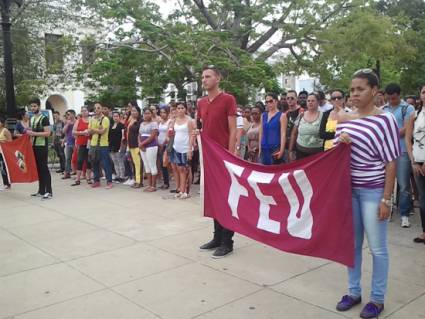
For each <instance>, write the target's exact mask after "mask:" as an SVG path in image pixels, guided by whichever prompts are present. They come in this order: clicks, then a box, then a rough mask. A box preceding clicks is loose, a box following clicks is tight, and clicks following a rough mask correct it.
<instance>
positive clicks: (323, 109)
mask: <svg viewBox="0 0 425 319" xmlns="http://www.w3.org/2000/svg"><path fill="white" fill-rule="evenodd" d="M333 108H334V107H333V105H332V104H330V103H329V102H326V103H325V104H323V105H322V106H319V110H320V111H321V112H322V113H325V112H327V111H329V110H332V109H333Z"/></svg>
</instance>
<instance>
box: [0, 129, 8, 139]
mask: <svg viewBox="0 0 425 319" xmlns="http://www.w3.org/2000/svg"><path fill="white" fill-rule="evenodd" d="M4 132H6V129H5V128H3V129H2V130H1V131H0V142H5V141H7V138H6V134H4Z"/></svg>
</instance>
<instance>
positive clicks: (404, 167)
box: [397, 153, 412, 216]
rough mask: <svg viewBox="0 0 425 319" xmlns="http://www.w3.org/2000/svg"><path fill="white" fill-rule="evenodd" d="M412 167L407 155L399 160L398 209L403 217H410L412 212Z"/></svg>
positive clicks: (403, 155) (402, 155)
mask: <svg viewBox="0 0 425 319" xmlns="http://www.w3.org/2000/svg"><path fill="white" fill-rule="evenodd" d="M411 165H412V164H411V163H410V159H409V155H408V154H407V153H403V154H401V155H400V157H399V158H397V184H398V187H399V196H398V208H399V211H400V215H401V216H409V213H410V211H411V210H412V192H411V187H410V175H411V174H412V167H411Z"/></svg>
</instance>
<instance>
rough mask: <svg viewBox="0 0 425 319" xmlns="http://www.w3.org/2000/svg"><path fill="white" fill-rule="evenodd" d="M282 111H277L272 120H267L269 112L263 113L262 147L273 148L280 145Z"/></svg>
mask: <svg viewBox="0 0 425 319" xmlns="http://www.w3.org/2000/svg"><path fill="white" fill-rule="evenodd" d="M281 116H282V112H277V113H276V114H275V115H274V116H273V117H272V118H271V119H270V121H267V118H268V113H267V112H264V113H263V132H262V139H261V148H262V149H269V150H273V149H276V148H279V147H280V117H281Z"/></svg>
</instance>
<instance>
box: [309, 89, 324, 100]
mask: <svg viewBox="0 0 425 319" xmlns="http://www.w3.org/2000/svg"><path fill="white" fill-rule="evenodd" d="M309 95H312V94H311V93H310V94H309ZM314 95H316V97H317V98H318V100H319V101H321V100H325V99H326V95H325V92H323V91H322V90H318V91H317V93H315V94H314Z"/></svg>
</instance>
